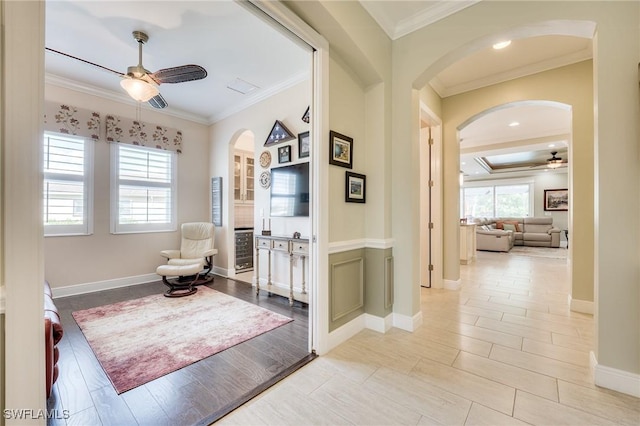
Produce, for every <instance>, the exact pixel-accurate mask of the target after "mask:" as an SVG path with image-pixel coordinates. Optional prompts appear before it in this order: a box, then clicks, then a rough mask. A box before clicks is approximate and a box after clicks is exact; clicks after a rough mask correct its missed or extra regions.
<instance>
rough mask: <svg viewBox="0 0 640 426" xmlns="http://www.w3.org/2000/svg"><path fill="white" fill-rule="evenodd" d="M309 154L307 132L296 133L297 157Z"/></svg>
mask: <svg viewBox="0 0 640 426" xmlns="http://www.w3.org/2000/svg"><path fill="white" fill-rule="evenodd" d="M308 156H309V132H303V133H298V158H305V157H308Z"/></svg>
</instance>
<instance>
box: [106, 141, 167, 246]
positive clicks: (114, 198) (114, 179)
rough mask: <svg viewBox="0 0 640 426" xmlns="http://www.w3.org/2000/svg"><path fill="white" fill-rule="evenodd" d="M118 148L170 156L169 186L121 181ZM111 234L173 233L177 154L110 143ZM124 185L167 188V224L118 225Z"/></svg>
mask: <svg viewBox="0 0 640 426" xmlns="http://www.w3.org/2000/svg"><path fill="white" fill-rule="evenodd" d="M120 147H123V148H127V149H136V150H141V151H152V152H162V153H165V154H168V155H170V158H171V182H170V183H169V184H161V183H154V182H147V181H136V180H130V179H127V180H121V179H120V177H119V175H118V169H119V161H120V156H119V153H120V151H119V149H120ZM110 150H111V173H110V174H111V233H112V234H134V233H145V232H174V231H176V230H177V229H178V227H177V215H178V214H177V206H178V184H177V176H178V173H177V164H178V161H177V153H176V152H174V151H168V150H161V149H156V148H147V147H143V146H137V145H129V144H119V143H111V147H110ZM121 183H126V184H127V185H130V186H140V187H145V188H149V187H156V188H169V189H170V191H171V218H170V222H169V223H138V224H128V223H120V212H119V205H118V201H119V199H120V194H119V190H120V184H121Z"/></svg>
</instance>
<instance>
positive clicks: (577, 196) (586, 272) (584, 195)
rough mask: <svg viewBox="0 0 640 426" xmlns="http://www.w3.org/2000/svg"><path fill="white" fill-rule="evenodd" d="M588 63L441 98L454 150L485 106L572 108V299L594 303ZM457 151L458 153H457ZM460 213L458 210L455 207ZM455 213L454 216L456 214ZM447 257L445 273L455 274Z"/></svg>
mask: <svg viewBox="0 0 640 426" xmlns="http://www.w3.org/2000/svg"><path fill="white" fill-rule="evenodd" d="M592 67H593V63H592V61H583V62H580V63H577V64H573V65H569V66H565V67H561V68H556V69H554V70H551V71H546V72H542V73H538V74H534V75H531V76H527V77H523V78H519V79H515V80H511V81H507V82H504V83H500V84H496V85H493V86H489V87H484V88H482V89H478V90H473V91H470V92H466V93H462V94H460V95H456V96H451V97H448V98H445V99H443V101H442V105H443V116H444V117H445V127H444V137H445V146H446V147H449V148H450V151H449V152H451V153H452V154H453V151H454V150H455V148H457V147H458V146H459V143H458V140H457V130H456V129H457V128H458V126H460V125H461V124H462V123H464V122H465V121H466V120H468V119H469V118H471V117H473V116H475V115H476V114H479V113H481V112H482V111H485V110H487V109H489V108H492V107H495V106H498V105H502V104H505V103H509V102H513V101H521V100H528V99H534V100H551V101H557V102H562V103H565V104H568V105H571V107H572V120H573V134H572V136H573V138H572V139H573V142H572V143H573V149H572V150H571V152H572V155H571V163H572V170H573V173H574V180H573V187H572V192H571V203H572V208H573V211H574V217H573V226H572V231H571V234H572V238H573V242H574V244H573V247H572V250H573V259H575V262H573V263H572V264H571V268H572V277H573V294H572V297H573V298H574V299H578V300H584V301H589V302H592V301H593V274H594V272H593V270H590V269H588V268H584V266H583V265H591V264H593V247H594V246H593V180H594V178H593V168H594V165H593V131H594V128H593V95H592V93H593V91H592V89H591V88H592V86H593V79H592ZM458 155H459V154H458ZM458 211H459V210H458ZM456 217H457V216H456ZM451 259H452V258H451V257H449V258H448V260H447V263H446V265H445V268H446V269H445V274H448V275H449V276H455V274H456V273H459V272H458V271H459V267H458V264H457V262H455V261H452V260H451Z"/></svg>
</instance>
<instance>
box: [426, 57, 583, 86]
mask: <svg viewBox="0 0 640 426" xmlns="http://www.w3.org/2000/svg"><path fill="white" fill-rule="evenodd" d="M592 58H593V53H592V51H591V49H588V48H587V49H583V50H580V51H578V52H574V53H571V54H568V55H563V56H559V57H556V58H551V59H548V60H546V61H540V62H536V63H534V64H529V65H525V66H523V67H519V68H514V69H511V70H508V71H504V72H501V73H497V74H492V75H490V76H487V77H483V78H479V79H476V80H472V81H468V82H465V83H462V84H457V85H454V86H450V87H446V86H444V85H443V84H442V82H441V81H440V80H436V79H434V80H436V81H435V82H434V81H433V80H432V82H433V83H431V87H432V88H433V90H435V91H436V92H437V93H438V95H440V97H442V98H446V97H449V96H454V95H459V94H461V93H465V92H469V91H471V90H476V89H481V88H483V87H487V86H492V85H494V84H498V83H503V82H505V81H509V80H515V79H517V78H521V77H526V76H528V75H533V74H538V73H541V72H544V71H549V70H552V69H555V68H560V67H564V66H567V65H572V64H576V63H578V62H582V61H586V60H588V59H592ZM436 78H437V77H436ZM443 87H444V88H443Z"/></svg>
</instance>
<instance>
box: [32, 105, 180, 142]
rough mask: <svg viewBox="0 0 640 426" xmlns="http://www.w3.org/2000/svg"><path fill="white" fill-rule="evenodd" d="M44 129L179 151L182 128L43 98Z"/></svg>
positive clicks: (94, 138)
mask: <svg viewBox="0 0 640 426" xmlns="http://www.w3.org/2000/svg"><path fill="white" fill-rule="evenodd" d="M44 129H45V130H46V131H49V132H55V133H63V134H67V135H74V136H80V137H83V138H88V139H93V140H95V141H97V140H105V141H107V142H117V143H126V144H130V145H139V146H147V147H150V148H157V149H164V150H167V151H176V152H177V153H181V152H182V132H181V131H180V130H178V129H172V128H170V127H165V126H160V125H158V124H151V123H145V122H144V121H140V120H133V119H130V118H124V117H118V116H116V115H113V114H107V115H106V116H105V117H104V120H102V118H101V116H100V113H99V112H95V111H90V110H88V109H83V108H78V107H74V106H72V105H68V104H60V103H57V102H45V114H44Z"/></svg>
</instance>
